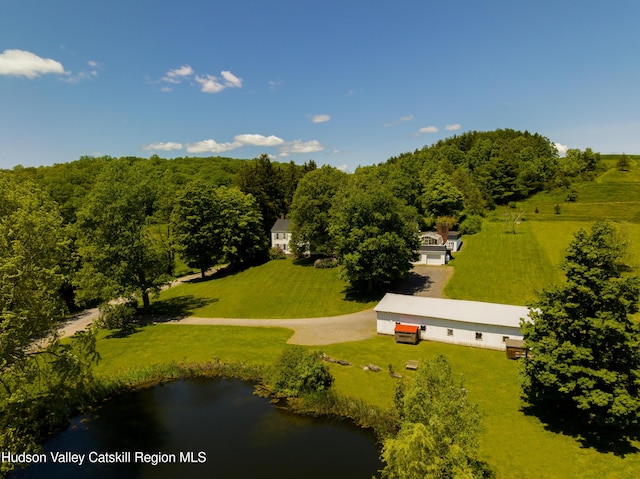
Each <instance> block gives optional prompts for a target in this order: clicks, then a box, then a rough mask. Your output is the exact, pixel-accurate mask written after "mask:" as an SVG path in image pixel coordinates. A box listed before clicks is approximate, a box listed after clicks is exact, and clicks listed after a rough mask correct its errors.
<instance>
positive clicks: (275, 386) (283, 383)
mask: <svg viewBox="0 0 640 479" xmlns="http://www.w3.org/2000/svg"><path fill="white" fill-rule="evenodd" d="M265 382H266V385H267V387H268V388H269V389H270V390H271V392H272V393H274V394H275V395H277V396H285V397H300V396H302V395H304V394H309V393H313V392H320V391H327V390H328V389H329V388H330V387H331V384H332V383H333V376H331V373H330V372H329V370H328V369H327V368H326V366H325V365H324V364H322V361H321V360H320V353H319V352H317V351H316V352H314V351H307V350H305V349H304V348H303V347H301V346H293V347H291V348H287V349H285V350H284V351H283V353H282V355H281V356H280V358H279V359H278V360H277V361H276V362H275V364H274V365H273V366H272V367H271V370H270V371H269V372H268V373H267V378H266V381H265Z"/></svg>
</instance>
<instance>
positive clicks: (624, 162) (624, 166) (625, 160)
mask: <svg viewBox="0 0 640 479" xmlns="http://www.w3.org/2000/svg"><path fill="white" fill-rule="evenodd" d="M630 166H631V161H630V160H629V157H628V156H627V155H625V154H624V153H623V154H622V156H620V158H618V161H617V162H616V168H618V170H620V171H628V170H629V167H630Z"/></svg>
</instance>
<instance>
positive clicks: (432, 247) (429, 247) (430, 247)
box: [418, 244, 447, 253]
mask: <svg viewBox="0 0 640 479" xmlns="http://www.w3.org/2000/svg"><path fill="white" fill-rule="evenodd" d="M418 250H419V251H421V252H423V253H427V252H429V251H431V252H433V251H447V245H444V244H423V245H422V246H420V247H419V248H418Z"/></svg>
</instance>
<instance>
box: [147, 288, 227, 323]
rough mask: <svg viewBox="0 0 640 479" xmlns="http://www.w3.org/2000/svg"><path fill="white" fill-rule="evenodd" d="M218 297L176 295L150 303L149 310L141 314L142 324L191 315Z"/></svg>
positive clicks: (162, 321) (216, 300)
mask: <svg viewBox="0 0 640 479" xmlns="http://www.w3.org/2000/svg"><path fill="white" fill-rule="evenodd" d="M218 301H219V299H218V298H197V297H195V296H192V295H185V296H177V297H175V298H169V299H163V300H160V301H154V302H153V303H151V306H150V308H149V311H148V312H147V313H145V314H144V315H142V316H141V317H140V319H139V322H140V323H142V324H151V323H165V322H167V321H173V320H176V319H182V318H186V317H188V316H191V315H192V314H193V312H194V311H195V310H196V309H199V308H203V307H205V306H207V305H209V304H212V303H217V302H218Z"/></svg>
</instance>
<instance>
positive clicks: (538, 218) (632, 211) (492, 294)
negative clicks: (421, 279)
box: [445, 161, 640, 305]
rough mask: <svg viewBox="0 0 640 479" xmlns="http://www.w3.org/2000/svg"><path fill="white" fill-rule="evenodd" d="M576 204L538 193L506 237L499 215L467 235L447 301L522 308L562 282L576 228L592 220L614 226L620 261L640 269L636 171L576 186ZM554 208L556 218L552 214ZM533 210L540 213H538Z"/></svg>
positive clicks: (639, 173) (561, 195)
mask: <svg viewBox="0 0 640 479" xmlns="http://www.w3.org/2000/svg"><path fill="white" fill-rule="evenodd" d="M573 189H574V190H575V191H577V193H578V198H577V200H576V201H575V202H566V201H564V200H565V198H566V195H567V192H568V190H567V191H556V192H553V193H540V194H538V195H535V196H534V197H532V198H530V199H529V200H527V201H526V202H523V203H522V204H519V205H518V208H523V209H524V210H525V211H526V214H525V216H524V220H523V221H521V222H520V224H518V225H516V234H513V233H511V232H509V228H508V227H507V225H506V224H505V222H504V219H503V215H504V211H505V210H504V209H503V210H500V209H499V210H496V211H494V212H493V213H492V215H490V216H489V217H488V218H487V220H485V222H484V226H483V229H482V231H481V232H480V233H478V234H476V235H471V236H465V237H464V238H463V239H464V245H463V248H462V250H461V251H460V252H458V253H456V254H455V259H454V260H453V261H452V262H451V263H450V264H452V265H453V266H454V270H455V273H454V275H453V278H452V279H451V280H450V281H449V283H448V285H447V287H446V288H445V294H446V295H447V296H448V297H450V298H455V299H469V300H476V301H489V302H495V303H506V304H521V305H525V304H527V303H528V302H529V301H531V300H533V299H534V298H535V292H536V291H540V290H541V289H542V288H544V287H545V286H547V285H550V284H557V283H558V282H560V281H563V280H564V275H563V273H562V271H561V270H560V265H561V263H562V260H563V259H564V257H565V254H566V248H567V246H568V245H569V243H570V242H571V240H572V239H573V235H574V234H575V232H577V231H578V230H579V229H581V228H582V229H585V230H587V231H588V230H589V229H590V228H591V225H592V224H593V222H594V221H597V220H609V221H612V222H614V223H615V224H616V226H617V228H618V230H619V231H620V233H621V236H622V237H623V238H625V239H626V240H627V241H628V245H629V248H628V253H629V255H628V257H627V258H625V259H624V261H625V263H626V264H627V265H629V266H630V267H631V268H632V269H633V270H634V271H636V274H637V272H638V271H639V266H640V167H639V166H638V162H636V161H634V162H633V166H632V169H631V170H629V171H618V170H616V169H612V170H608V171H607V172H606V173H604V174H602V175H601V176H600V177H599V178H598V179H597V180H596V181H594V182H587V183H582V184H578V185H575V186H574V187H573ZM556 205H558V206H559V208H560V214H556V213H555V207H556ZM536 208H537V210H538V213H536V212H535V211H536Z"/></svg>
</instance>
